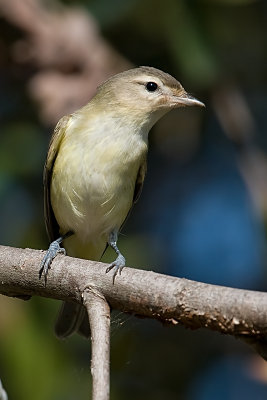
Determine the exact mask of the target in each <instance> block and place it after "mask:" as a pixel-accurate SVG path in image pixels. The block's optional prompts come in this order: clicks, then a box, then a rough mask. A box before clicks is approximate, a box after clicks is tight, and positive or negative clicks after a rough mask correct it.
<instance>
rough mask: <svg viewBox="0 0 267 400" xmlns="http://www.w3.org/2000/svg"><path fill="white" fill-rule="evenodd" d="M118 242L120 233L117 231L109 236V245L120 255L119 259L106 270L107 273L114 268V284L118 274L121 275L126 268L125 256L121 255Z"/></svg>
mask: <svg viewBox="0 0 267 400" xmlns="http://www.w3.org/2000/svg"><path fill="white" fill-rule="evenodd" d="M117 240H118V233H117V232H116V231H113V232H111V234H110V235H109V240H108V244H109V245H110V247H112V248H113V250H115V251H116V254H117V255H118V257H117V258H116V260H115V261H113V263H112V264H111V265H110V266H109V267H108V268H107V269H106V272H109V271H111V270H112V269H113V268H114V274H113V284H114V282H115V278H116V275H117V274H118V273H119V274H121V271H122V269H123V267H124V266H125V258H124V257H123V255H122V254H121V252H120V250H119V249H118V247H117Z"/></svg>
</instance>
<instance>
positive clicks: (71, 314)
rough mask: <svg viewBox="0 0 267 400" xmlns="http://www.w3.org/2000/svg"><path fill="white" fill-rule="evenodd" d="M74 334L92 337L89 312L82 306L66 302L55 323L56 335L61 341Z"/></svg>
mask: <svg viewBox="0 0 267 400" xmlns="http://www.w3.org/2000/svg"><path fill="white" fill-rule="evenodd" d="M74 332H78V333H79V334H81V335H82V336H85V337H86V338H89V337H90V328H89V323H88V316H87V312H86V309H85V307H84V306H81V305H80V304H76V303H70V302H67V301H64V302H63V303H62V305H61V308H60V310H59V314H58V317H57V320H56V323H55V333H56V336H57V337H58V338H59V339H64V338H67V337H68V336H70V335H72V334H73V333H74Z"/></svg>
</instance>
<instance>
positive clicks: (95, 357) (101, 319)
mask: <svg viewBox="0 0 267 400" xmlns="http://www.w3.org/2000/svg"><path fill="white" fill-rule="evenodd" d="M83 302H84V305H85V307H86V309H87V313H88V317H89V323H90V328H91V335H92V362H91V373H92V377H93V397H92V399H93V400H108V399H109V387H110V385H109V360H110V308H109V305H108V303H107V302H106V300H105V298H104V297H103V295H102V294H101V293H100V292H98V291H95V290H94V289H92V288H87V289H86V290H85V291H84V293H83Z"/></svg>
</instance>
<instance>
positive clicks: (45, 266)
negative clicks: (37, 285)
mask: <svg viewBox="0 0 267 400" xmlns="http://www.w3.org/2000/svg"><path fill="white" fill-rule="evenodd" d="M71 235H73V232H67V233H66V234H65V235H63V236H60V237H59V238H58V239H57V240H54V241H53V242H52V243H50V246H49V248H48V250H47V252H46V254H45V256H44V258H43V259H42V262H41V268H40V270H39V279H41V277H42V275H44V278H45V282H46V281H47V275H48V270H49V268H50V266H51V264H52V261H53V260H54V258H55V257H56V255H57V254H59V253H61V254H66V250H65V249H64V247H60V244H61V243H62V242H63V240H64V239H66V238H67V237H69V236H71Z"/></svg>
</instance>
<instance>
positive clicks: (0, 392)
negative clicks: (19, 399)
mask: <svg viewBox="0 0 267 400" xmlns="http://www.w3.org/2000/svg"><path fill="white" fill-rule="evenodd" d="M0 400H8V397H7V392H6V391H5V389H4V388H3V385H2V382H1V379H0Z"/></svg>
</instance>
